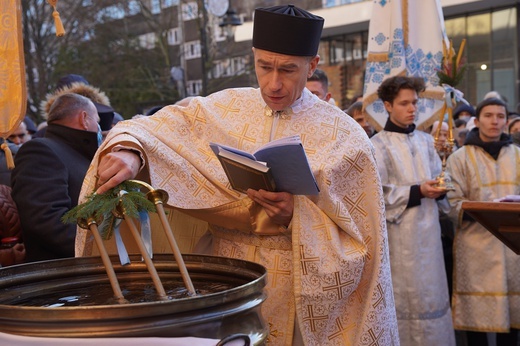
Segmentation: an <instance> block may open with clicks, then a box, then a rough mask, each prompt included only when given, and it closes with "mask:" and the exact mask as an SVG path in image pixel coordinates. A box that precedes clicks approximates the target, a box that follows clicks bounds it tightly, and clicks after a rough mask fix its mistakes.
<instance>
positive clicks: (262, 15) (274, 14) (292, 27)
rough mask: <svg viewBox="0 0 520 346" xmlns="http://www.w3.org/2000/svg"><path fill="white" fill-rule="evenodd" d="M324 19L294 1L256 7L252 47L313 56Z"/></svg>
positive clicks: (315, 52)
mask: <svg viewBox="0 0 520 346" xmlns="http://www.w3.org/2000/svg"><path fill="white" fill-rule="evenodd" d="M323 23H324V19H323V18H321V17H319V16H316V15H314V14H312V13H309V12H307V11H305V10H302V9H301V8H298V7H296V6H294V5H284V6H274V7H268V8H257V9H256V10H255V18H254V25H253V47H255V48H259V49H263V50H267V51H270V52H275V53H279V54H285V55H296V56H315V55H316V54H317V53H318V46H319V45H320V37H321V31H322V29H323Z"/></svg>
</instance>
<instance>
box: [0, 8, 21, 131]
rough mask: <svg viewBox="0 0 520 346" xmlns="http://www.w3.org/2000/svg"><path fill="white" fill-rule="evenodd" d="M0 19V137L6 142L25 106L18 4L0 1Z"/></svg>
mask: <svg viewBox="0 0 520 346" xmlns="http://www.w3.org/2000/svg"><path fill="white" fill-rule="evenodd" d="M0 18H1V23H0V137H2V138H7V137H8V136H9V135H10V134H11V133H12V132H13V131H14V130H16V129H17V128H18V125H19V124H20V123H21V122H22V120H23V118H24V116H25V110H26V106H27V91H26V87H25V61H24V55H23V42H22V4H21V0H2V1H0Z"/></svg>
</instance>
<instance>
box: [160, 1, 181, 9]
mask: <svg viewBox="0 0 520 346" xmlns="http://www.w3.org/2000/svg"><path fill="white" fill-rule="evenodd" d="M175 5H179V0H163V2H162V8H168V7H172V6H175Z"/></svg>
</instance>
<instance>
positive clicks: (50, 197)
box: [11, 93, 101, 262]
mask: <svg viewBox="0 0 520 346" xmlns="http://www.w3.org/2000/svg"><path fill="white" fill-rule="evenodd" d="M47 122H48V127H47V132H46V133H45V137H44V138H36V139H33V140H31V141H29V142H27V143H25V144H24V145H23V146H22V147H21V148H20V150H19V151H18V153H17V155H16V158H15V168H14V170H13V172H12V176H11V186H12V189H13V190H12V197H13V199H14V201H15V203H16V205H17V207H18V212H19V214H20V220H21V224H22V234H23V239H24V243H25V246H26V255H27V257H26V260H27V261H28V262H34V261H41V260H48V259H56V258H65V257H73V256H74V240H75V236H76V225H73V224H63V223H62V222H61V217H62V216H63V215H64V214H65V213H66V212H67V211H69V210H70V209H72V208H74V207H75V206H76V205H77V204H78V196H79V193H80V189H81V185H82V183H83V179H84V177H85V174H86V172H87V169H88V167H89V165H90V161H91V160H92V158H93V157H94V154H95V152H96V150H97V148H98V146H99V144H100V143H99V142H100V140H99V139H98V138H100V135H101V131H100V130H99V125H98V122H99V115H98V113H97V111H96V107H95V106H94V104H93V103H92V101H90V100H89V99H88V98H86V97H84V96H81V95H78V94H73V93H68V94H63V95H61V96H59V97H58V98H57V99H56V100H55V101H54V103H53V105H52V106H51V108H50V110H49V115H48V119H47Z"/></svg>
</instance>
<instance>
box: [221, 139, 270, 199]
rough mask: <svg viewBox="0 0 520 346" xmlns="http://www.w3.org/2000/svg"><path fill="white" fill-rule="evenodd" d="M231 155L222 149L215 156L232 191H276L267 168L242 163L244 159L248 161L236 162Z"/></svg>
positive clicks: (256, 164)
mask: <svg viewBox="0 0 520 346" xmlns="http://www.w3.org/2000/svg"><path fill="white" fill-rule="evenodd" d="M233 155H234V154H233V153H230V152H227V151H225V150H223V149H221V151H220V152H219V154H218V155H217V157H218V159H219V160H220V163H221V164H222V167H223V168H224V171H225V172H226V175H227V177H228V179H229V183H230V184H231V187H233V189H235V190H238V191H241V192H244V193H245V192H246V191H247V189H253V190H260V189H262V190H266V191H276V186H275V183H274V179H273V175H272V171H271V169H270V168H269V167H267V166H265V165H262V164H259V163H258V162H255V161H252V160H250V161H251V163H250V162H244V159H245V160H249V159H247V158H243V159H242V160H238V161H237V158H236V157H233Z"/></svg>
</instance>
